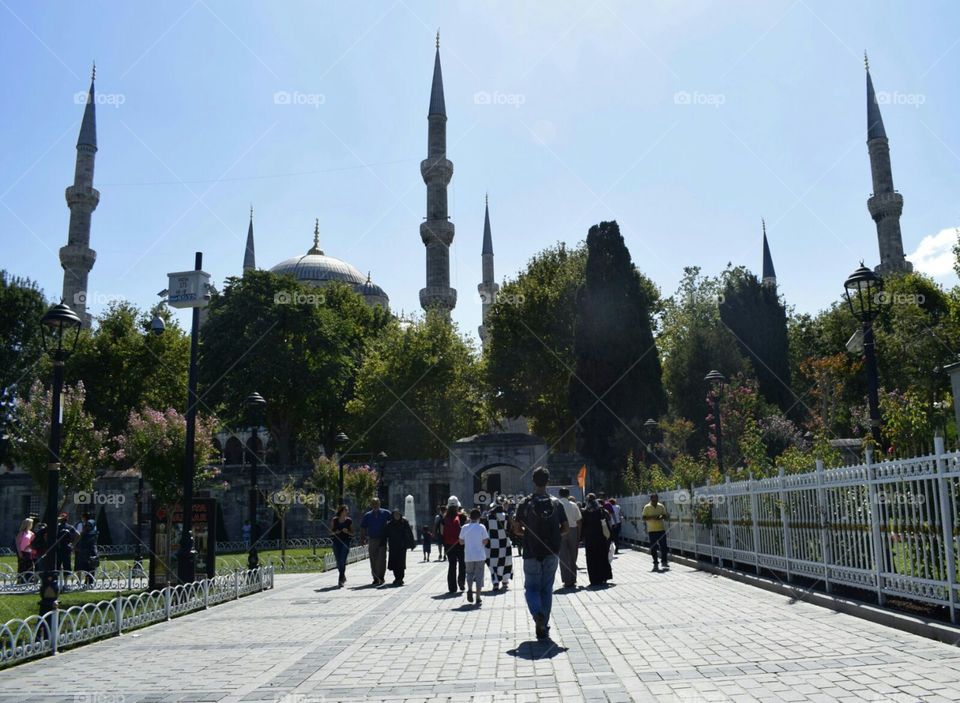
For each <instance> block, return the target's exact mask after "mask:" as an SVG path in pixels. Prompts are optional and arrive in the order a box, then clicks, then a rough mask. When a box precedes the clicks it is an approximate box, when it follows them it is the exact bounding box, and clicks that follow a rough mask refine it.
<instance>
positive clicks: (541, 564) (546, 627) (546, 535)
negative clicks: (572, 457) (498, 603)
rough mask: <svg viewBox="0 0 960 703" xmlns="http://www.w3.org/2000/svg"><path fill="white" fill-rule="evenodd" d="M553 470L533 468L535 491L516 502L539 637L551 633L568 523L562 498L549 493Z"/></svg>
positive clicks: (525, 573)
mask: <svg viewBox="0 0 960 703" xmlns="http://www.w3.org/2000/svg"><path fill="white" fill-rule="evenodd" d="M549 481H550V472H549V471H547V469H546V468H544V467H542V466H540V467H537V468H536V469H534V470H533V493H531V494H530V495H529V496H527V497H526V498H524V499H523V500H522V501H521V502H520V505H518V506H517V516H516V523H517V526H518V529H519V530H520V531H521V532H522V534H523V582H524V583H523V590H524V596H525V597H526V600H527V608H528V609H529V610H530V614H531V615H532V616H533V622H534V623H535V624H536V632H537V639H538V640H543V639H547V637H549V636H550V608H551V605H552V604H553V582H554V579H555V578H556V575H557V566H558V565H559V563H560V556H559V555H560V544H561V541H562V539H563V536H564V535H565V534H567V530H568V529H569V523H568V522H567V514H566V511H565V510H564V509H563V506H562V505H561V504H560V501H559V500H557V499H556V498H554V497H553V496H551V495H550V494H549V493H547V483H548V482H549Z"/></svg>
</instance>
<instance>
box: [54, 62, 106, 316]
mask: <svg viewBox="0 0 960 703" xmlns="http://www.w3.org/2000/svg"><path fill="white" fill-rule="evenodd" d="M96 78H97V66H96V64H94V66H93V73H92V75H91V77H90V90H89V92H88V93H87V103H86V107H84V109H83V122H81V124H80V138H79V139H77V166H76V169H75V171H74V174H73V185H72V186H70V187H69V188H67V191H66V196H67V207H69V208H70V230H69V232H68V234H67V245H66V246H65V247H61V248H60V265H61V266H63V302H65V303H66V304H67V305H69V306H70V307H71V308H72V309H73V311H74V312H75V313H77V315H79V316H80V319H81V320H83V325H84V327H90V315H89V314H88V313H87V276H88V275H89V274H90V269H92V268H93V262H94V261H96V260H97V252H95V251H94V250H93V249H91V248H90V218H91V215H92V214H93V211H94V210H96V209H97V204H98V203H99V202H100V192H99V191H98V190H97V189H96V188H94V187H93V162H94V159H95V158H96V154H97V108H96V100H95V98H94V89H93V84H94V81H95V80H96Z"/></svg>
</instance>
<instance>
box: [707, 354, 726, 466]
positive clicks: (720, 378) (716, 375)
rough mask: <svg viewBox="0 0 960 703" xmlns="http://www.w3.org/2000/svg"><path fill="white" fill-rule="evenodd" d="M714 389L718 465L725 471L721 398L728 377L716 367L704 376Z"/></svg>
mask: <svg viewBox="0 0 960 703" xmlns="http://www.w3.org/2000/svg"><path fill="white" fill-rule="evenodd" d="M703 380H704V381H706V382H707V383H709V384H710V387H711V389H712V390H713V417H714V419H715V420H716V421H717V467H718V468H719V469H720V473H721V474H722V473H723V428H722V427H721V423H720V400H721V399H722V398H723V387H724V386H725V385H726V382H727V379H726V378H725V377H724V375H723V374H722V373H720V372H719V371H717V370H716V369H714V370H713V371H711V372H710V373H708V374H707V375H706V376H704V378H703Z"/></svg>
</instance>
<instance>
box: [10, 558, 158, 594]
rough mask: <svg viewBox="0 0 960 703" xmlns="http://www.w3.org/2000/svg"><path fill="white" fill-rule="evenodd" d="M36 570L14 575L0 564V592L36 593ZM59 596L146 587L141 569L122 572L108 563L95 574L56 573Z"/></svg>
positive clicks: (94, 572) (80, 572)
mask: <svg viewBox="0 0 960 703" xmlns="http://www.w3.org/2000/svg"><path fill="white" fill-rule="evenodd" d="M41 573H42V572H40V571H24V572H21V573H17V572H16V571H14V570H13V569H11V568H10V567H9V566H7V565H6V564H0V593H36V592H38V591H39V589H40V577H41ZM57 573H58V574H59V577H58V578H59V581H60V588H61V591H62V592H63V593H70V592H74V591H123V590H126V591H133V590H137V589H143V588H146V587H147V580H148V579H147V573H146V571H145V569H138V568H129V569H122V568H120V567H119V566H115V565H113V564H110V563H106V564H104V565H103V566H100V567H98V568H97V570H96V571H59V572H57Z"/></svg>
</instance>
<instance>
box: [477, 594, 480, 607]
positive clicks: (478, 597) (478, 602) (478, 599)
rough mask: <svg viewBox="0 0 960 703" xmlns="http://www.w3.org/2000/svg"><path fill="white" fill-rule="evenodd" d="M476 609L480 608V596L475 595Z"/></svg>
mask: <svg viewBox="0 0 960 703" xmlns="http://www.w3.org/2000/svg"><path fill="white" fill-rule="evenodd" d="M477 607H478V608H479V607H480V594H479V593H478V594H477Z"/></svg>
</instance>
